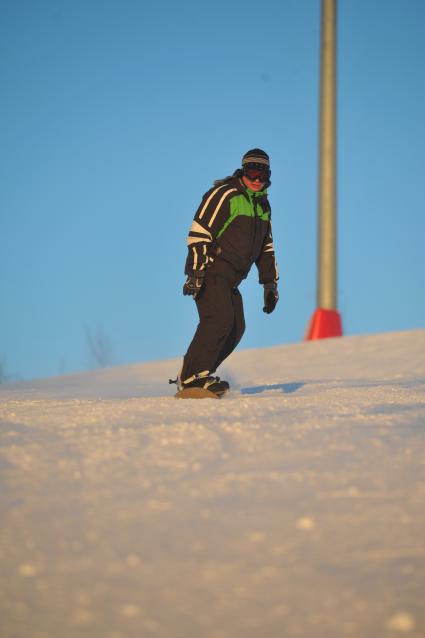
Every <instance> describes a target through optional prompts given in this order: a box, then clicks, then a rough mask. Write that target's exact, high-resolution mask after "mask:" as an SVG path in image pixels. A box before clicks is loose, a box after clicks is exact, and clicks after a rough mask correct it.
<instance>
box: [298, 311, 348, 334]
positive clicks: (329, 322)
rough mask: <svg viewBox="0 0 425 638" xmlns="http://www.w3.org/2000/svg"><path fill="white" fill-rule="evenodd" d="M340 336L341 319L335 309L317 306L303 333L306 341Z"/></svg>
mask: <svg viewBox="0 0 425 638" xmlns="http://www.w3.org/2000/svg"><path fill="white" fill-rule="evenodd" d="M329 337H342V320H341V315H340V314H339V312H338V311H337V310H325V309H324V308H318V309H317V310H316V311H315V313H314V314H313V316H312V318H311V319H310V323H309V325H308V328H307V332H306V335H305V340H306V341H313V340H314V339H328V338H329Z"/></svg>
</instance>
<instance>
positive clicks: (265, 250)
mask: <svg viewBox="0 0 425 638" xmlns="http://www.w3.org/2000/svg"><path fill="white" fill-rule="evenodd" d="M187 244H188V255H187V259H186V267H185V273H186V274H187V275H189V274H192V273H193V271H200V270H204V269H211V270H212V271H214V272H217V273H221V274H223V275H224V276H226V277H228V278H229V279H230V280H231V281H232V284H233V285H238V284H239V283H240V282H241V281H242V279H245V277H246V276H247V275H248V272H249V270H250V268H251V266H252V264H253V263H255V264H256V265H257V268H258V273H259V282H260V283H261V284H265V283H269V282H272V281H277V279H278V278H279V273H278V269H277V264H276V259H275V253H274V247H273V237H272V228H271V209H270V204H269V201H268V199H267V190H263V191H259V192H254V191H253V190H251V189H250V188H247V187H246V186H245V185H244V183H243V182H242V181H241V180H240V179H239V178H237V177H231V178H226V179H225V180H221V181H218V182H216V183H215V185H214V186H213V188H211V189H210V190H209V191H207V192H206V193H205V195H204V196H203V198H202V202H201V204H200V206H199V208H198V210H197V211H196V214H195V217H194V220H193V223H192V226H191V228H190V231H189V235H188V238H187Z"/></svg>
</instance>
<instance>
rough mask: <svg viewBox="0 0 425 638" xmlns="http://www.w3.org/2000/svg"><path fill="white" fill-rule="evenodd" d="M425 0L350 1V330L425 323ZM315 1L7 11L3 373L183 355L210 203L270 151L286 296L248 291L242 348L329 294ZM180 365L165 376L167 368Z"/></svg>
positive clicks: (303, 320) (2, 33)
mask: <svg viewBox="0 0 425 638" xmlns="http://www.w3.org/2000/svg"><path fill="white" fill-rule="evenodd" d="M424 27H425V3H424V2H423V0H408V1H406V0H381V1H380V0H375V1H374V2H370V1H366V0H356V1H355V2H354V1H352V0H340V2H339V16H338V37H339V45H338V80H339V82H338V214H339V241H338V256H339V259H338V263H339V273H338V281H339V283H338V299H339V310H340V312H341V314H342V319H343V325H344V332H345V334H347V335H350V334H363V333H370V332H385V331H397V330H408V329H413V328H418V327H424V325H425V277H424V263H425V257H424V248H423V243H424V237H425V195H424V192H425V189H424V186H423V173H424V166H425V123H424V106H425V72H424V69H425V40H424V38H423V32H424ZM319 37H320V3H319V0H302V1H300V0H276V1H274V0H272V1H270V2H268V3H265V4H263V5H259V4H258V2H253V1H250V0H248V1H247V2H239V0H235V1H234V2H232V3H230V4H228V3H227V2H224V0H219V1H217V2H215V3H213V4H210V3H206V2H199V1H197V2H195V1H192V0H189V1H187V2H185V3H178V2H161V1H160V2H158V3H152V2H150V3H145V2H142V1H136V0H133V1H131V0H120V2H112V1H108V0H103V1H102V2H100V0H92V1H88V2H86V1H84V2H83V1H81V0H74V1H73V2H60V1H53V0H44V1H43V0H40V1H39V2H32V1H28V0H25V1H24V0H13V1H6V0H3V1H2V2H1V3H0V53H1V54H0V77H1V86H2V100H1V101H0V169H1V170H0V174H1V189H0V254H1V258H0V259H1V272H0V295H1V296H0V299H1V306H0V362H1V363H2V365H3V369H4V370H5V372H6V374H7V376H8V377H9V378H11V379H17V378H22V379H24V378H31V377H41V376H48V375H57V374H60V373H68V372H74V371H78V370H83V369H87V368H89V367H93V366H94V365H95V363H94V359H93V356H92V354H91V353H90V348H89V346H88V335H91V337H92V338H93V339H95V338H97V337H101V338H102V340H103V342H104V343H106V344H107V345H108V357H107V358H108V363H110V364H113V365H116V364H125V363H131V362H136V361H146V360H152V359H162V358H171V357H176V356H179V355H182V354H183V353H184V352H185V350H186V347H187V345H188V343H189V341H190V339H191V337H192V334H193V331H194V329H195V326H196V323H197V315H196V309H195V305H194V303H193V301H192V300H191V299H189V298H185V297H183V296H182V294H181V288H182V285H183V282H184V276H183V267H184V260H185V256H186V243H185V241H186V234H187V230H188V228H189V226H190V224H191V221H192V217H193V214H194V212H195V210H196V208H197V206H198V204H199V201H200V198H201V196H202V194H203V193H204V192H205V191H206V190H208V188H209V187H210V186H211V185H212V181H213V180H214V179H216V178H219V177H222V176H224V175H227V174H229V173H230V172H233V170H235V169H236V168H237V167H238V166H239V164H240V158H241V156H242V154H243V153H244V152H245V151H246V150H248V149H249V148H252V147H254V146H260V147H261V148H264V149H265V150H266V151H267V152H268V153H269V155H270V157H271V161H272V182H273V184H272V186H271V188H270V201H271V204H272V209H273V229H274V236H275V245H276V250H277V256H278V262H279V266H280V271H281V280H280V294H281V299H280V302H279V306H278V308H277V309H276V311H275V313H273V314H272V315H270V316H266V315H264V313H263V312H262V311H261V308H262V289H261V287H260V286H259V285H258V282H257V274H256V272H255V270H253V271H252V272H251V274H250V277H249V279H248V280H247V281H246V282H244V283H243V285H242V286H241V292H242V294H243V296H244V302H245V312H246V320H247V331H246V334H245V336H244V339H243V341H242V343H241V346H240V347H242V348H247V347H262V346H271V345H274V344H280V343H291V342H296V341H299V340H301V339H302V338H303V334H304V331H305V328H306V325H307V323H308V320H309V318H310V316H311V314H312V313H313V311H314V309H315V304H316V218H317V168H318V167H317V155H318V151H317V147H318V88H319V44H320V43H319ZM172 372H173V371H170V374H172Z"/></svg>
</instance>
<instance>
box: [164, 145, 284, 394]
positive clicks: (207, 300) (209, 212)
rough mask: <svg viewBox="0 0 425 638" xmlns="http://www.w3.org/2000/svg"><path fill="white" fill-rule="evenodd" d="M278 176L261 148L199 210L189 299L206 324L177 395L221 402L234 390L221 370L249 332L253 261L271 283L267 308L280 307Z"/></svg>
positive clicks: (262, 279) (191, 240) (186, 290)
mask: <svg viewBox="0 0 425 638" xmlns="http://www.w3.org/2000/svg"><path fill="white" fill-rule="evenodd" d="M270 176H271V170H270V160H269V156H268V155H267V153H266V152H265V151H263V150H261V149H259V148H254V149H252V150H250V151H248V152H247V153H245V155H244V156H243V158H242V167H241V168H239V169H237V170H236V171H235V172H234V173H233V175H232V176H228V177H225V178H223V179H219V180H216V181H215V182H214V186H213V187H212V188H211V189H210V190H209V191H207V193H205V195H204V196H203V198H202V202H201V204H200V206H199V208H198V210H197V211H196V214H195V217H194V220H193V223H192V226H191V228H190V231H189V236H188V238H187V245H188V255H187V259H186V266H185V274H186V275H187V279H186V282H185V284H184V286H183V294H184V295H190V296H192V297H193V299H194V300H195V301H196V306H197V310H198V314H199V324H198V327H197V330H196V332H195V335H194V337H193V339H192V342H191V344H190V345H189V348H188V350H187V352H186V354H185V356H184V359H183V366H182V369H181V370H180V373H179V374H178V376H177V379H176V383H177V386H178V390H179V392H178V393H177V395H176V396H183V395H189V394H190V395H192V396H193V395H196V393H197V392H199V395H200V396H208V395H210V396H214V397H216V396H221V395H222V394H224V393H225V392H226V391H227V390H228V389H229V384H228V382H227V381H223V380H220V377H217V376H214V373H215V371H216V369H217V368H218V367H219V365H220V364H221V363H222V362H223V361H224V359H226V357H228V356H229V355H230V353H231V352H233V350H234V349H235V348H236V346H237V344H238V343H239V341H240V340H241V337H242V335H243V333H244V331H245V319H244V312H243V303H242V296H241V294H240V292H239V290H238V286H239V284H240V283H241V281H242V280H243V279H245V278H246V277H247V275H248V272H249V270H250V268H251V266H252V264H253V263H255V264H256V266H257V268H258V273H259V283H260V284H262V285H263V286H264V307H263V310H264V312H266V313H271V312H273V310H274V309H275V306H276V304H277V301H278V299H279V294H278V291H277V280H278V278H279V274H278V270H277V264H276V260H275V252H274V247H273V237H272V229H271V220H270V217H271V209H270V204H269V201H268V199H267V188H268V186H270V184H271V182H270ZM193 389H198V390H195V392H193ZM188 390H191V392H187V391H188ZM205 391H207V392H205ZM211 393H212V394H211Z"/></svg>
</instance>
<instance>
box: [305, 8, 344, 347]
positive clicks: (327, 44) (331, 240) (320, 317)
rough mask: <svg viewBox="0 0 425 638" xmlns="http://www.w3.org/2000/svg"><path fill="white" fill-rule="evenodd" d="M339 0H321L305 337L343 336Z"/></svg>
mask: <svg viewBox="0 0 425 638" xmlns="http://www.w3.org/2000/svg"><path fill="white" fill-rule="evenodd" d="M336 5H337V0H322V25H321V26H322V28H321V48H320V141H319V202H318V209H319V210H318V217H319V224H318V226H319V227H318V240H317V243H318V250H317V255H318V260H317V261H318V263H317V308H316V311H315V312H314V314H313V316H312V318H311V320H310V323H309V326H308V328H307V333H306V339H309V340H310V339H325V338H327V337H340V336H342V322H341V317H340V314H339V312H338V311H337V258H336V256H337V255H336V254H337V232H336V217H337V214H336V213H337V211H336V76H337V74H336V26H337V25H336V22H337V21H336V13H337V6H336Z"/></svg>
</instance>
